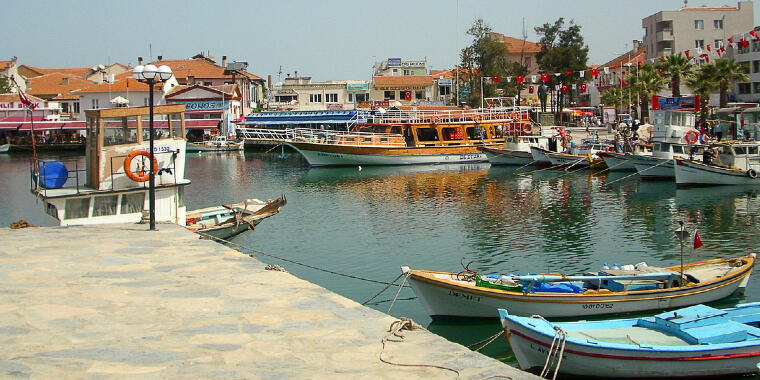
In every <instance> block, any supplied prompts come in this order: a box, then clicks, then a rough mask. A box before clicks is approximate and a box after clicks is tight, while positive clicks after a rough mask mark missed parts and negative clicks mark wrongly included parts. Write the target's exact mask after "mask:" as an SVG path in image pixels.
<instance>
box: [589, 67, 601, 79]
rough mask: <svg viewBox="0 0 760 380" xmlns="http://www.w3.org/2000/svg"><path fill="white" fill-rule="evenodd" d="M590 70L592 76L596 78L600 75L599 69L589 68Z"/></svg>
mask: <svg viewBox="0 0 760 380" xmlns="http://www.w3.org/2000/svg"><path fill="white" fill-rule="evenodd" d="M589 72H590V73H591V76H592V77H594V78H596V77H598V76H599V69H591V70H589Z"/></svg>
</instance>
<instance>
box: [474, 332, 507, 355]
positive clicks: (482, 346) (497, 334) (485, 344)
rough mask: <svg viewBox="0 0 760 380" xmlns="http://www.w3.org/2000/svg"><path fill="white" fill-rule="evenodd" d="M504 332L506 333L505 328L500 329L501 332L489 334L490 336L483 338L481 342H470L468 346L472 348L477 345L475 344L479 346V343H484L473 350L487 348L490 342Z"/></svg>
mask: <svg viewBox="0 0 760 380" xmlns="http://www.w3.org/2000/svg"><path fill="white" fill-rule="evenodd" d="M502 334H504V330H499V332H497V333H496V334H494V335H491V336H489V337H488V338H485V339H483V340H481V341H479V342H475V343H472V344H468V345H467V348H472V347H475V346H478V345H480V344H482V345H481V346H480V347H478V348H476V349H474V350H473V351H480V350H482V349H484V348H486V346H488V345H489V344H491V343H493V342H494V341H495V340H496V339H498V338H499V337H500V336H501V335H502Z"/></svg>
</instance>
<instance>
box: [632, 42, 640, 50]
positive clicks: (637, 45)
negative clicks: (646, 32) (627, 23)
mask: <svg viewBox="0 0 760 380" xmlns="http://www.w3.org/2000/svg"><path fill="white" fill-rule="evenodd" d="M639 46H641V41H639V40H633V51H636V50H639Z"/></svg>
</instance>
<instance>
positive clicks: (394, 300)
mask: <svg viewBox="0 0 760 380" xmlns="http://www.w3.org/2000/svg"><path fill="white" fill-rule="evenodd" d="M410 274H411V273H406V276H404V280H403V281H401V285H399V286H398V291H397V292H396V295H395V296H394V297H393V301H392V302H391V306H389V307H388V314H390V312H391V309H393V304H395V303H396V299H397V298H398V295H399V293H401V289H403V288H404V284H405V283H406V279H407V278H409V275H410ZM393 281H396V280H393Z"/></svg>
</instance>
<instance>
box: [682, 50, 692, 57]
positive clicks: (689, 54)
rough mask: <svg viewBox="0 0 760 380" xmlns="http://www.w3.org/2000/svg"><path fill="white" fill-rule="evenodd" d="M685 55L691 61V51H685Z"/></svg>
mask: <svg viewBox="0 0 760 380" xmlns="http://www.w3.org/2000/svg"><path fill="white" fill-rule="evenodd" d="M683 55H685V56H686V59H689V58H691V52H689V49H686V50H684V51H683Z"/></svg>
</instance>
